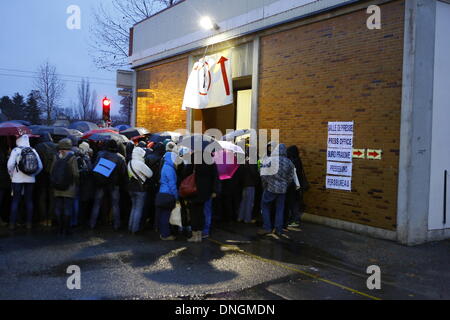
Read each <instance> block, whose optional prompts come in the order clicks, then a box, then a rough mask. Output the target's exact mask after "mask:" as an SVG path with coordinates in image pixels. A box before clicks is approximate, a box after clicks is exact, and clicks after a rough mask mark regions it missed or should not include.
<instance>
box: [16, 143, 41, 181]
mask: <svg viewBox="0 0 450 320" xmlns="http://www.w3.org/2000/svg"><path fill="white" fill-rule="evenodd" d="M16 145H17V147H16V148H14V149H13V151H12V152H11V155H10V157H9V160H8V173H9V175H10V177H11V182H12V183H35V182H36V178H35V176H37V175H38V174H39V173H40V172H41V171H42V168H43V166H42V161H41V158H40V157H39V154H38V153H37V152H36V150H34V149H33V148H32V150H33V152H34V153H35V154H36V157H37V160H38V170H37V171H36V173H35V174H33V175H30V176H29V175H26V174H25V173H23V172H22V171H20V170H19V168H18V166H16V163H17V161H18V158H19V156H20V154H21V153H22V149H23V148H30V140H29V137H28V135H23V136H21V137H19V138H17V140H16Z"/></svg>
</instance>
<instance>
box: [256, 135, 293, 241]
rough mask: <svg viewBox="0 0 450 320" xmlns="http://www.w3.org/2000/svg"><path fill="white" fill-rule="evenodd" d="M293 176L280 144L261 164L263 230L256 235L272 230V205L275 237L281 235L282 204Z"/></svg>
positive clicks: (282, 145) (283, 146)
mask: <svg viewBox="0 0 450 320" xmlns="http://www.w3.org/2000/svg"><path fill="white" fill-rule="evenodd" d="M272 147H273V145H272ZM294 175H295V166H294V164H293V163H292V162H291V160H289V159H288V158H287V156H286V146H285V145H284V144H282V143H281V144H279V145H278V146H276V147H275V148H274V149H273V152H272V154H271V155H270V157H267V158H265V159H264V161H263V163H262V164H261V181H262V186H263V190H264V191H263V195H262V200H261V209H262V216H263V229H262V230H259V232H258V234H260V235H265V234H269V233H271V232H272V230H273V228H272V221H271V219H270V208H271V205H272V203H275V205H276V211H275V233H276V234H277V235H281V234H282V233H283V218H284V202H285V198H286V192H287V189H288V186H289V184H290V183H291V182H292V181H294Z"/></svg>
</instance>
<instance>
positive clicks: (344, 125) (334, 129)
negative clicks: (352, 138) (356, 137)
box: [328, 121, 353, 135]
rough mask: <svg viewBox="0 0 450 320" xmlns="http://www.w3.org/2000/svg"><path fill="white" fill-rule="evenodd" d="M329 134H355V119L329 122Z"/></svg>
mask: <svg viewBox="0 0 450 320" xmlns="http://www.w3.org/2000/svg"><path fill="white" fill-rule="evenodd" d="M328 134H329V135H330V134H346V135H353V121H350V122H328Z"/></svg>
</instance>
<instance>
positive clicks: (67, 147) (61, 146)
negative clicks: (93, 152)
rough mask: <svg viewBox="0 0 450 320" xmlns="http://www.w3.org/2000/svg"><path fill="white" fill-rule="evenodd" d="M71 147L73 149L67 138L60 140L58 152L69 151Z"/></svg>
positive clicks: (70, 141)
mask: <svg viewBox="0 0 450 320" xmlns="http://www.w3.org/2000/svg"><path fill="white" fill-rule="evenodd" d="M72 147H73V145H72V140H70V139H68V138H64V139H61V140H59V142H58V149H59V150H70V149H72Z"/></svg>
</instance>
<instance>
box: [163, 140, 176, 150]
mask: <svg viewBox="0 0 450 320" xmlns="http://www.w3.org/2000/svg"><path fill="white" fill-rule="evenodd" d="M176 146H177V145H176V144H175V142H173V141H170V142H168V143H167V144H166V151H167V152H170V151H173V152H176Z"/></svg>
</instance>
